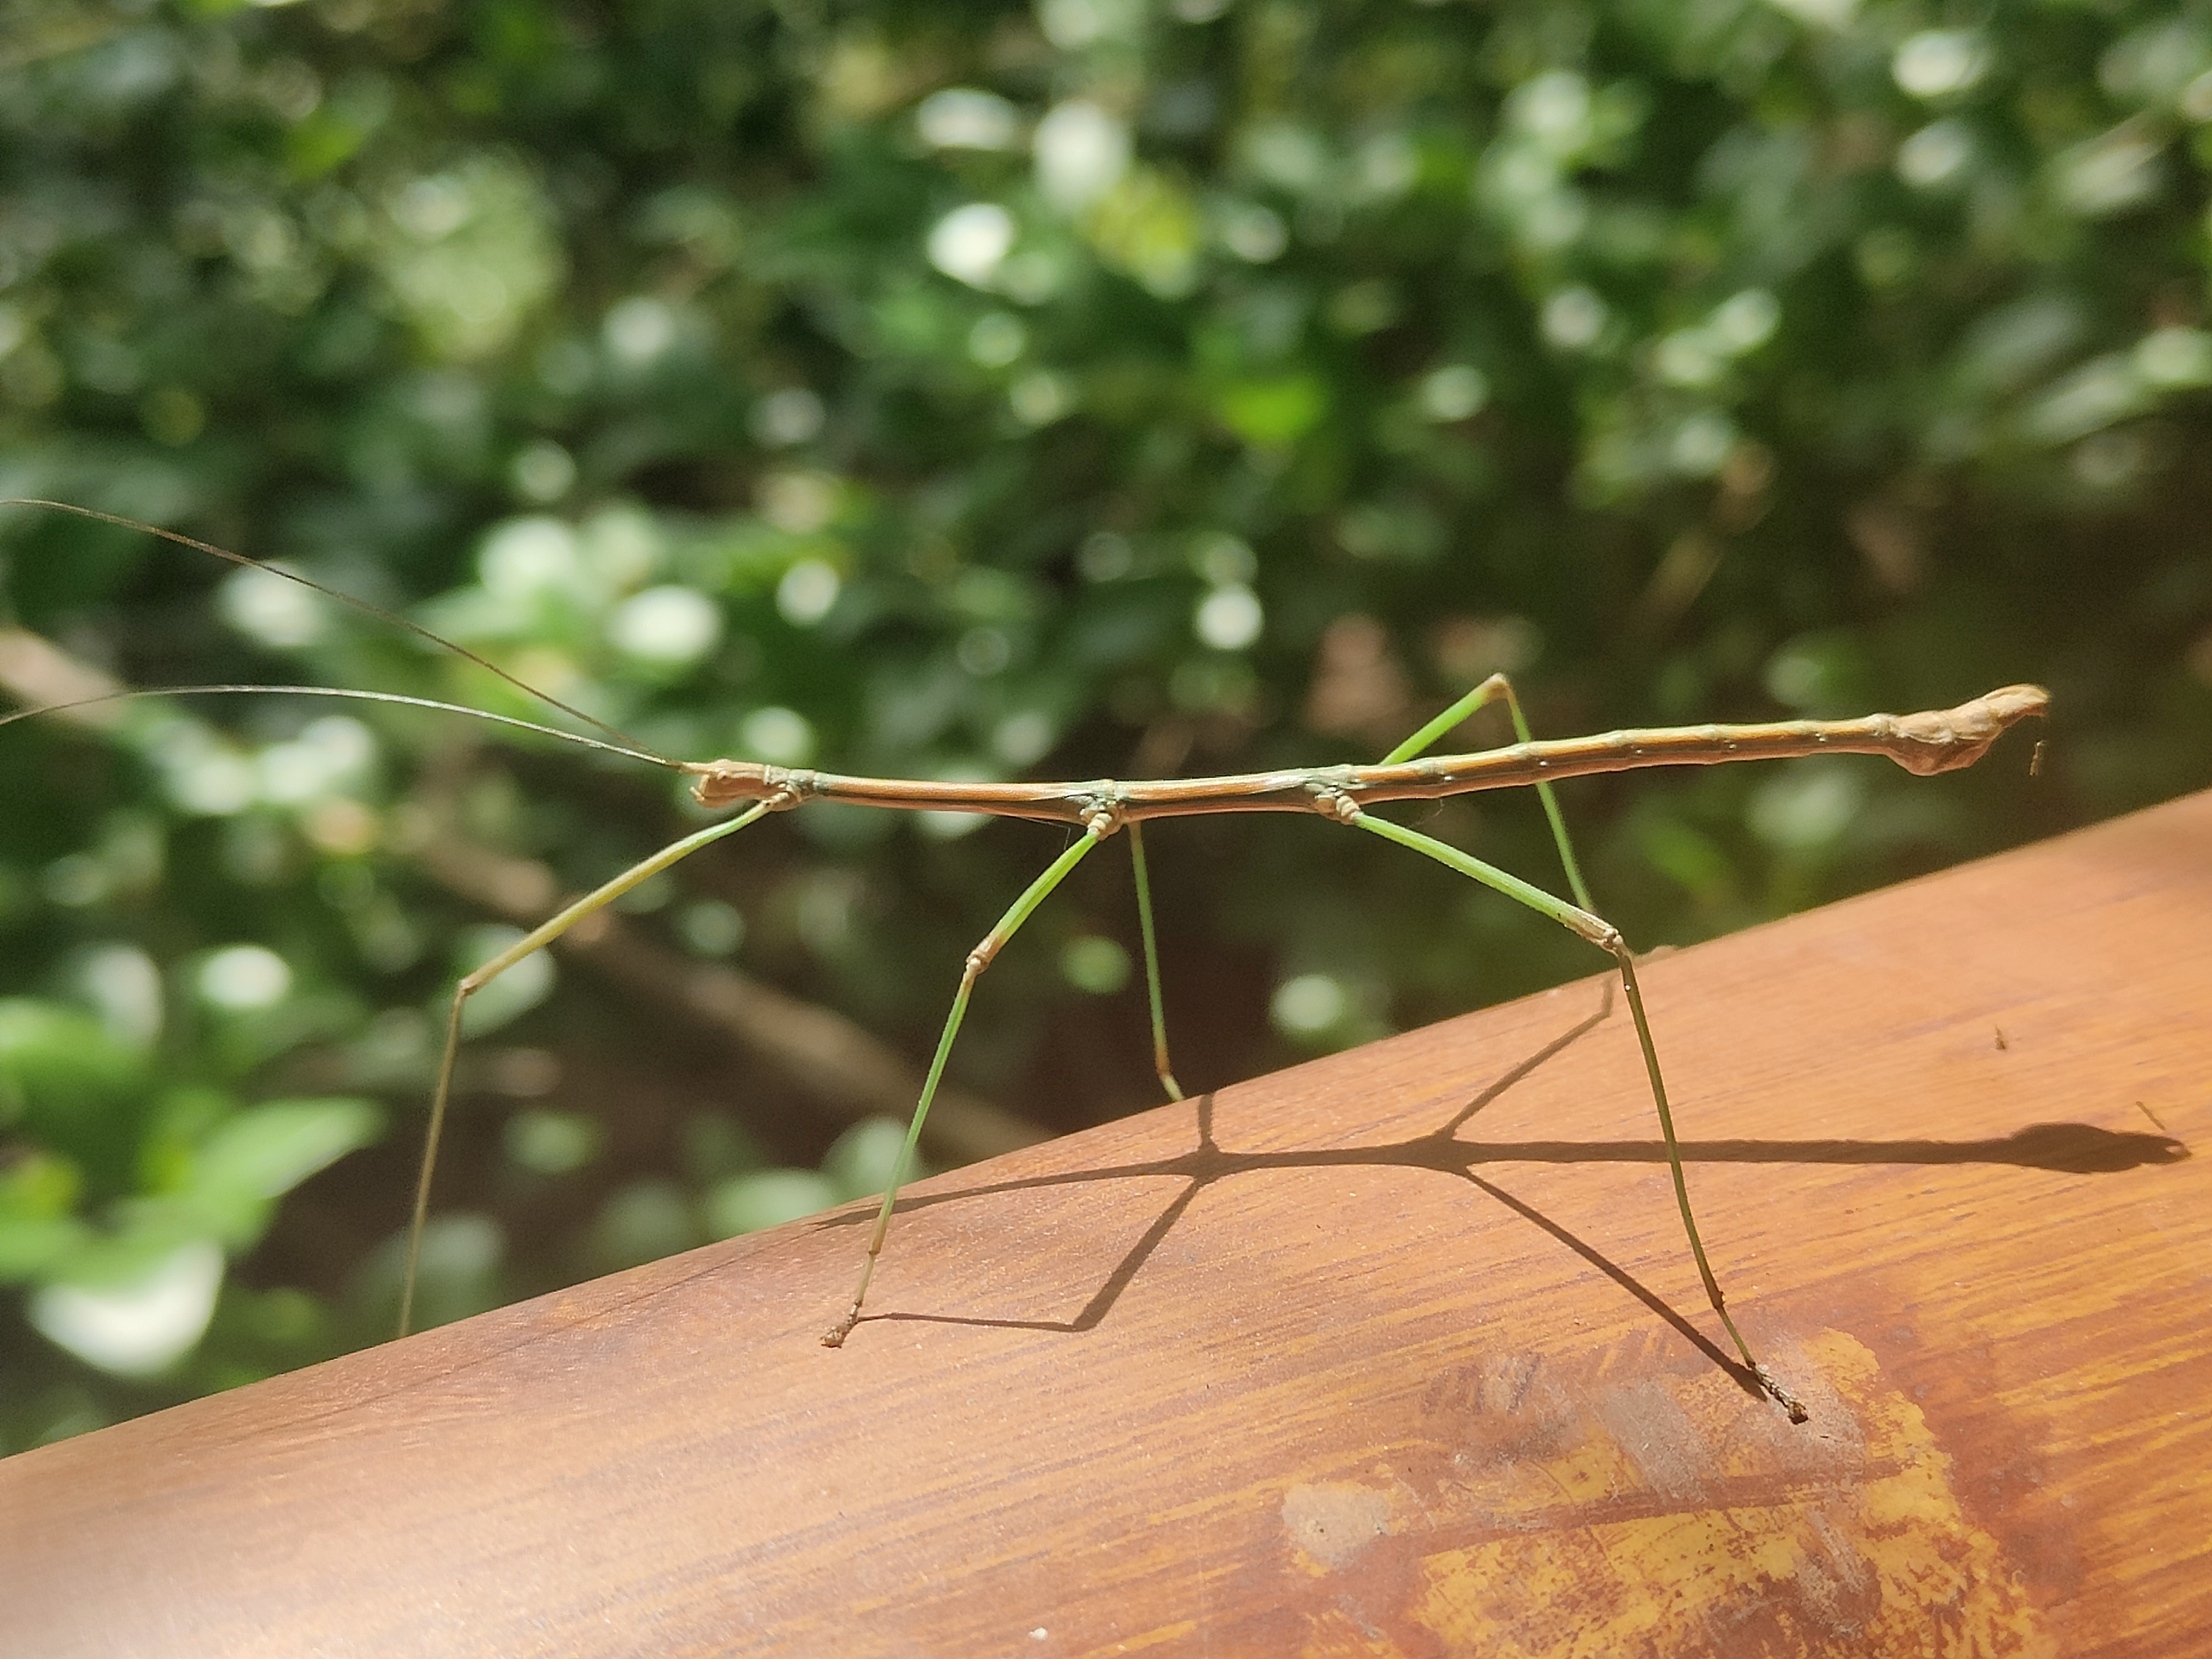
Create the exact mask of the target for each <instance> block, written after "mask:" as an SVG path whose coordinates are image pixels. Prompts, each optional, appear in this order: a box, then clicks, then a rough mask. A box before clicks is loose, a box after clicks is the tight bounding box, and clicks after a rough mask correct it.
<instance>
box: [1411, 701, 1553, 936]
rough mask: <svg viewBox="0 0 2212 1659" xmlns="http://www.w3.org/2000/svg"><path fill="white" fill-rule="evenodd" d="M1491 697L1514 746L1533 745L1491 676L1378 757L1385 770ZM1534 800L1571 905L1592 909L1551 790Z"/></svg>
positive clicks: (1540, 789) (1523, 719)
mask: <svg viewBox="0 0 2212 1659" xmlns="http://www.w3.org/2000/svg"><path fill="white" fill-rule="evenodd" d="M1493 697H1503V698H1504V699H1505V706H1506V708H1508V709H1510V711H1511V712H1512V715H1513V737H1514V740H1515V741H1516V742H1518V743H1532V742H1534V738H1531V737H1530V736H1529V735H1528V717H1527V716H1526V715H1524V714H1522V712H1521V699H1520V698H1518V697H1516V696H1514V695H1513V682H1512V681H1510V680H1509V679H1507V678H1505V676H1504V675H1503V674H1492V676H1491V677H1490V678H1488V679H1486V680H1485V681H1483V683H1482V684H1480V685H1478V686H1476V687H1475V688H1474V690H1472V691H1470V692H1468V694H1467V695H1466V696H1463V697H1462V698H1461V699H1460V700H1459V701H1458V702H1455V703H1454V704H1453V705H1452V706H1451V707H1450V708H1447V709H1445V710H1444V712H1443V714H1439V715H1437V717H1436V719H1434V720H1431V721H1430V722H1429V723H1428V724H1427V725H1426V726H1423V727H1422V728H1421V729H1420V730H1419V731H1418V732H1414V733H1413V736H1412V737H1410V738H1407V739H1406V740H1405V742H1403V743H1401V744H1399V745H1398V746H1397V747H1396V748H1395V749H1393V750H1391V751H1390V752H1389V754H1387V755H1385V756H1384V757H1383V765H1385V766H1395V765H1397V764H1398V763H1400V762H1401V761H1409V760H1412V759H1413V757H1415V756H1416V755H1419V754H1421V753H1423V752H1425V750H1428V749H1429V747H1430V746H1431V744H1434V743H1435V742H1436V740H1437V738H1441V737H1443V734H1444V733H1445V732H1449V731H1450V730H1451V729H1452V728H1453V727H1454V726H1457V725H1458V724H1459V723H1460V722H1461V721H1462V720H1465V719H1466V718H1467V717H1468V715H1470V714H1473V713H1474V711H1475V710H1476V709H1478V708H1482V707H1484V706H1485V705H1486V704H1487V703H1488V702H1490V701H1491V699H1492V698H1493ZM1536 798H1537V799H1539V800H1541V801H1542V802H1543V803H1544V816H1545V817H1547V818H1549V819H1550V820H1551V821H1552V839H1553V841H1554V842H1557V843H1558V844H1559V862H1560V863H1561V864H1563V865H1565V866H1566V868H1567V886H1568V888H1569V889H1570V890H1571V891H1572V892H1573V894H1574V896H1575V902H1576V903H1577V904H1578V905H1580V906H1581V907H1582V908H1583V909H1584V910H1590V909H1593V908H1595V906H1593V905H1592V904H1591V902H1590V896H1589V888H1588V887H1587V886H1585V885H1584V884H1583V870H1582V866H1581V865H1580V864H1578V863H1577V862H1576V860H1575V848H1574V843H1573V842H1570V841H1569V840H1568V839H1567V821H1566V819H1565V818H1564V817H1560V816H1559V801H1558V799H1556V798H1555V797H1554V796H1553V793H1552V786H1551V785H1550V784H1548V783H1543V782H1539V783H1538V784H1537V786H1536Z"/></svg>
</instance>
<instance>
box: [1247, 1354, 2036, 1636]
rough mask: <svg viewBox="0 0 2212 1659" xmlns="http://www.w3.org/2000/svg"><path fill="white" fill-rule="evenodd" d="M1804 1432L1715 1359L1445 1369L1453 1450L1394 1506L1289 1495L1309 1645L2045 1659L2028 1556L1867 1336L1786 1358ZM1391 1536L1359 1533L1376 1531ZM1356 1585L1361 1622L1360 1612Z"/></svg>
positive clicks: (1599, 1359) (1432, 1412)
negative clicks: (1677, 1367) (1990, 1527)
mask: <svg viewBox="0 0 2212 1659" xmlns="http://www.w3.org/2000/svg"><path fill="white" fill-rule="evenodd" d="M1773 1357H1774V1358H1775V1359H1777V1360H1778V1362H1780V1363H1779V1366H1778V1369H1780V1370H1782V1371H1783V1372H1784V1375H1786V1376H1788V1377H1789V1379H1790V1382H1791V1383H1792V1384H1793V1385H1794V1386H1796V1388H1798V1389H1799V1391H1800V1392H1802V1394H1804V1395H1806V1397H1807V1400H1808V1404H1810V1405H1811V1407H1812V1408H1813V1420H1812V1422H1811V1423H1810V1424H1809V1425H1807V1426H1806V1427H1804V1428H1793V1427H1792V1426H1791V1425H1789V1424H1788V1423H1786V1422H1784V1421H1783V1419H1782V1417H1781V1414H1780V1413H1778V1412H1776V1411H1774V1410H1773V1409H1772V1408H1771V1407H1769V1406H1768V1405H1766V1404H1765V1402H1764V1401H1758V1400H1755V1399H1753V1398H1750V1397H1749V1396H1747V1395H1746V1393H1745V1392H1744V1391H1743V1390H1742V1389H1740V1388H1738V1387H1736V1386H1735V1384H1734V1383H1733V1382H1732V1381H1731V1380H1730V1379H1729V1378H1728V1377H1727V1376H1724V1375H1723V1374H1721V1373H1719V1372H1718V1371H1717V1370H1712V1369H1710V1368H1706V1369H1701V1370H1694V1371H1690V1370H1685V1371H1683V1372H1680V1373H1678V1374H1674V1375H1668V1374H1666V1373H1664V1372H1660V1373H1657V1374H1655V1373H1654V1372H1653V1370H1652V1369H1651V1368H1650V1365H1649V1364H1638V1365H1637V1366H1636V1367H1635V1368H1634V1369H1633V1370H1630V1369H1629V1368H1627V1367H1626V1366H1625V1365H1624V1364H1620V1363H1619V1362H1620V1361H1621V1360H1622V1359H1623V1358H1624V1356H1621V1355H1619V1354H1607V1355H1594V1356H1586V1357H1585V1358H1587V1359H1588V1360H1589V1364H1587V1365H1585V1366H1583V1367H1581V1368H1580V1375H1579V1376H1577V1367H1576V1366H1575V1365H1574V1364H1571V1363H1561V1362H1559V1361H1556V1360H1555V1361H1548V1362H1547V1365H1546V1367H1545V1369H1544V1370H1543V1373H1542V1374H1541V1376H1539V1375H1538V1374H1537V1373H1536V1371H1535V1370H1534V1368H1533V1367H1532V1366H1530V1365H1528V1364H1522V1363H1519V1362H1498V1363H1494V1364H1489V1365H1487V1366H1485V1367H1482V1368H1479V1369H1478V1370H1470V1371H1468V1372H1466V1373H1462V1374H1461V1375H1459V1376H1456V1377H1455V1378H1452V1379H1449V1380H1445V1381H1443V1382H1441V1383H1439V1384H1438V1385H1437V1386H1435V1387H1432V1389H1431V1392H1430V1395H1429V1397H1428V1398H1426V1399H1425V1400H1424V1401H1423V1407H1424V1412H1423V1416H1424V1419H1425V1426H1426V1427H1427V1429H1428V1430H1429V1431H1430V1432H1431V1433H1433V1434H1435V1435H1437V1437H1438V1439H1439V1441H1440V1442H1442V1443H1439V1444H1437V1445H1436V1446H1435V1447H1434V1448H1433V1452H1434V1453H1435V1454H1437V1455H1435V1456H1434V1459H1433V1462H1429V1463H1428V1464H1427V1465H1426V1466H1425V1467H1426V1470H1427V1472H1426V1474H1424V1473H1423V1472H1422V1470H1421V1469H1420V1468H1415V1467H1413V1465H1412V1464H1410V1463H1409V1464H1408V1465H1407V1475H1408V1477H1409V1478H1410V1480H1411V1481H1412V1485H1411V1486H1407V1487H1406V1488H1405V1489H1403V1491H1402V1492H1401V1502H1399V1503H1398V1504H1396V1505H1395V1508H1394V1507H1393V1505H1392V1504H1391V1503H1390V1501H1389V1497H1388V1496H1387V1495H1386V1494H1385V1493H1384V1492H1380V1491H1377V1490H1375V1489H1373V1488H1370V1487H1365V1486H1348V1485H1347V1486H1304V1487H1300V1488H1297V1490H1296V1491H1294V1492H1291V1494H1290V1496H1289V1497H1288V1498H1285V1502H1284V1506H1283V1518H1284V1523H1285V1527H1286V1528H1289V1530H1290V1532H1291V1536H1292V1539H1293V1540H1294V1541H1296V1542H1297V1545H1298V1547H1299V1548H1300V1550H1301V1551H1302V1552H1303V1553H1304V1555H1305V1556H1306V1557H1307V1558H1308V1559H1309V1562H1310V1565H1309V1566H1308V1569H1307V1570H1308V1571H1309V1572H1311V1573H1314V1574H1316V1576H1318V1575H1320V1574H1321V1572H1322V1570H1323V1569H1328V1570H1329V1572H1330V1574H1331V1575H1332V1576H1329V1577H1328V1578H1327V1580H1326V1583H1325V1585H1324V1584H1316V1586H1315V1589H1316V1591H1317V1592H1323V1593H1325V1597H1326V1599H1325V1600H1322V1601H1318V1602H1317V1603H1316V1605H1314V1606H1312V1607H1309V1608H1308V1609H1307V1611H1306V1620H1307V1623H1306V1636H1307V1640H1306V1643H1305V1647H1306V1650H1307V1651H1308V1652H1310V1653H1321V1652H1328V1653H1331V1654H1334V1653H1340V1652H1358V1653H1374V1654H1379V1655H1386V1656H1404V1659H1412V1656H1423V1659H1427V1656H1436V1655H1443V1654H1456V1653H1480V1654H1483V1655H1485V1656H1495V1659H1613V1656H1616V1655H1621V1654H1640V1655H1649V1656H1655V1659H1659V1656H1664V1659H1686V1656H1691V1655H1699V1656H1703V1655H1725V1656H1728V1659H1738V1656H1782V1655H1788V1656H1791V1659H1807V1656H1834V1659H1844V1656H1854V1659H1856V1656H1860V1655H1864V1654H1869V1653H1879V1654H1883V1655H1894V1656H1912V1659H1953V1656H1957V1659H1969V1656H1971V1659H2050V1656H2052V1655H2055V1654H2056V1652H2057V1648H2056V1645H2055V1644H2054V1643H2053V1641H2052V1640H2051V1638H2050V1637H2049V1635H2048V1634H2047V1633H2045V1632H2044V1631H2043V1629H2042V1628H2041V1621H2040V1620H2039V1616H2038V1614H2037V1612H2036V1609H2035V1607H2034V1605H2033V1602H2032V1601H2030V1599H2029V1596H2028V1594H2027V1589H2026V1586H2025V1583H2024V1580H2023V1577H2022V1575H2021V1573H2020V1572H2019V1571H2016V1570H2015V1564H2013V1563H2011V1562H2009V1561H2008V1560H2007V1559H2006V1557H2005V1553H2004V1551H2003V1548H2002V1546H2001V1545H2000V1544H1999V1543H1998V1542H1997V1541H1996V1538H1994V1537H1993V1536H1992V1535H1991V1534H1989V1533H1988V1532H1986V1531H1984V1530H1983V1529H1982V1528H1979V1527H1978V1526H1976V1525H1975V1524H1974V1523H1973V1522H1972V1520H1971V1519H1970V1518H1969V1517H1968V1516H1967V1515H1966V1511H1965V1510H1964V1508H1963V1507H1962V1505H1961V1504H1960V1499H1959V1494H1958V1492H1957V1489H1956V1485H1955V1480H1954V1466H1953V1462H1952V1460H1951V1458H1950V1456H1949V1455H1948V1454H1947V1453H1946V1452H1945V1451H1944V1450H1943V1449H1942V1448H1941V1447H1940V1446H1938V1445H1937V1444H1936V1439H1935V1437H1934V1434H1933V1433H1932V1431H1930V1429H1929V1424H1928V1422H1927V1419H1926V1418H1925V1416H1924V1415H1923V1413H1922V1412H1921V1410H1920V1409H1919V1407H1917V1406H1915V1405H1914V1404H1913V1403H1912V1401H1911V1400H1909V1399H1908V1398H1906V1397H1905V1395H1902V1394H1900V1393H1899V1392H1898V1390H1897V1389H1895V1388H1894V1387H1893V1386H1892V1385H1891V1384H1890V1383H1888V1382H1887V1380H1886V1379H1885V1378H1884V1377H1883V1376H1881V1370H1880V1366H1879V1364H1877V1362H1876V1360H1875V1357H1874V1355H1873V1354H1872V1353H1870V1352H1869V1351H1868V1350H1867V1349H1866V1348H1865V1347H1864V1346H1862V1345H1861V1344H1860V1343H1858V1342H1857V1340H1854V1339H1853V1338H1851V1337H1850V1336H1848V1335H1845V1334H1841V1333H1838V1332H1827V1333H1824V1334H1821V1335H1820V1337H1818V1338H1816V1339H1814V1340H1812V1341H1810V1342H1807V1343H1804V1344H1802V1345H1801V1346H1796V1347H1794V1348H1784V1349H1782V1350H1781V1351H1779V1352H1777V1353H1776V1354H1775V1355H1774V1356H1773ZM1386 1531H1387V1532H1389V1534H1391V1537H1390V1541H1389V1547H1387V1548H1383V1549H1373V1550H1370V1546H1371V1545H1373V1543H1374V1542H1375V1541H1376V1538H1378V1537H1380V1536H1382V1535H1383V1533H1385V1532H1386ZM1354 1603H1356V1605H1357V1606H1358V1608H1360V1609H1361V1610H1362V1616H1361V1617H1360V1618H1358V1619H1356V1620H1355V1619H1350V1618H1349V1617H1348V1616H1347V1611H1346V1610H1347V1607H1350V1606H1352V1605H1353V1604H1354Z"/></svg>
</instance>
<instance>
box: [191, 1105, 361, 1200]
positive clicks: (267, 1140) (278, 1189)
mask: <svg viewBox="0 0 2212 1659" xmlns="http://www.w3.org/2000/svg"><path fill="white" fill-rule="evenodd" d="M383 1133H384V1114H383V1112H382V1111H381V1110H380V1109H378V1108H377V1107H376V1106H375V1105H374V1103H371V1102H369V1101H366V1100H362V1099H358V1098H356V1097H351V1096H337V1097H330V1098H326V1099H318V1100H275V1101H270V1102H268V1103H265V1104H264V1105H260V1106H250V1107H248V1108H246V1110H244V1111H242V1112H240V1113H239V1114H238V1115H237V1116H235V1117H234V1118H231V1119H229V1120H228V1121H226V1122H224V1123H223V1124H222V1125H221V1126H220V1127H217V1128H216V1131H215V1133H212V1134H210V1136H209V1137H208V1138H207V1139H206V1140H205V1141H204V1143H203V1144H202V1145H201V1146H200V1149H199V1152H198V1155H197V1158H195V1159H194V1167H193V1170H192V1176H191V1180H192V1185H193V1186H194V1187H195V1188H200V1189H202V1190H222V1191H228V1192H234V1193H237V1194H240V1195H250V1196H252V1197H254V1198H262V1199H274V1198H281V1197H283V1194H286V1193H289V1192H290V1191H291V1190H292V1188H295V1187H296V1186H298V1185H299V1184H300V1183H301V1182H303V1181H305V1180H306V1179H307V1177H308V1176H311V1175H313V1174H315V1173H316V1172H317V1171H318V1170H325V1169H327V1168H329V1167H330V1166H331V1164H335V1163H337V1161H338V1159H340V1158H343V1157H344V1156H345V1155H346V1154H347V1153H348V1152H357V1151H359V1150H360V1149H361V1148H362V1147H363V1146H369V1145H371V1144H373V1143H374V1141H375V1140H377V1139H379V1138H380V1136H381V1135H382V1134H383Z"/></svg>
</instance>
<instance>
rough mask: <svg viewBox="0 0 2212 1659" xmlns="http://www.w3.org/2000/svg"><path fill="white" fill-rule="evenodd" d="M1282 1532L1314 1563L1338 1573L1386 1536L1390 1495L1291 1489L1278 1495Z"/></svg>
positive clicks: (1352, 1489) (1358, 1489)
mask: <svg viewBox="0 0 2212 1659" xmlns="http://www.w3.org/2000/svg"><path fill="white" fill-rule="evenodd" d="M1283 1530H1284V1531H1285V1532H1286V1533H1288V1534H1290V1539H1291V1544H1292V1546H1293V1547H1296V1548H1297V1550H1298V1551H1299V1553H1302V1554H1304V1556H1305V1557H1306V1558H1307V1559H1309V1560H1310V1561H1312V1562H1313V1563H1314V1564H1315V1565H1317V1566H1320V1567H1322V1568H1324V1569H1326V1570H1328V1571H1331V1572H1334V1571H1341V1570H1342V1569H1343V1568H1346V1567H1348V1566H1350V1565H1352V1563H1353V1562H1354V1561H1357V1560H1358V1559H1359V1558H1360V1556H1361V1555H1362V1554H1363V1553H1364V1552H1365V1551H1366V1549H1367V1547H1369V1546H1370V1544H1372V1543H1374V1541H1376V1539H1378V1538H1382V1537H1384V1536H1386V1535H1388V1534H1389V1530H1390V1495H1389V1493H1388V1492H1376V1491H1375V1490H1374V1489H1373V1488H1372V1487H1369V1486H1350V1485H1343V1486H1293V1487H1291V1489H1290V1491H1288V1492H1285V1493H1284V1494H1283Z"/></svg>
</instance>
